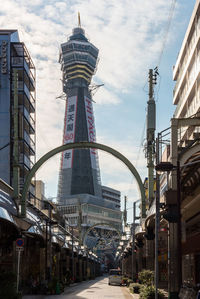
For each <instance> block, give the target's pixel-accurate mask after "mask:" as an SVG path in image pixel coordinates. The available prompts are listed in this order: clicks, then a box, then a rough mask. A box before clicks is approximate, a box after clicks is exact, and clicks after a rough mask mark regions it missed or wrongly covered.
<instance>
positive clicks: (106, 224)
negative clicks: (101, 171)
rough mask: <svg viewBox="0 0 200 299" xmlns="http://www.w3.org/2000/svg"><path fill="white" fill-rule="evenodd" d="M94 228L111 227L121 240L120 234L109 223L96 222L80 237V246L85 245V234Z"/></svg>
mask: <svg viewBox="0 0 200 299" xmlns="http://www.w3.org/2000/svg"><path fill="white" fill-rule="evenodd" d="M96 226H109V227H112V228H114V230H115V231H116V232H117V233H118V236H119V239H120V238H121V233H120V231H119V230H118V229H117V228H116V227H115V226H114V225H113V224H111V223H106V222H97V223H95V224H94V225H92V226H90V227H89V228H88V229H87V230H86V231H85V233H84V234H83V237H82V244H85V238H86V236H87V234H88V233H89V232H90V231H91V230H92V229H93V228H95V227H96Z"/></svg>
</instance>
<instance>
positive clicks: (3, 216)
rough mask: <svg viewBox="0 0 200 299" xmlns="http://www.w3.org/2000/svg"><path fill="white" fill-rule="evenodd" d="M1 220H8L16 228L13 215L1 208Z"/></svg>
mask: <svg viewBox="0 0 200 299" xmlns="http://www.w3.org/2000/svg"><path fill="white" fill-rule="evenodd" d="M0 218H1V219H4V220H7V221H9V222H11V223H13V224H14V225H15V226H16V223H15V221H14V219H13V217H12V215H11V214H10V213H9V212H8V211H7V210H6V209H5V208H3V207H0Z"/></svg>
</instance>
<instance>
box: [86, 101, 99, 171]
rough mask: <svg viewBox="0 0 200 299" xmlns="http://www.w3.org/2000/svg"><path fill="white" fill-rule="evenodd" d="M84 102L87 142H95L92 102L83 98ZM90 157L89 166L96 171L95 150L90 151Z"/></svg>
mask: <svg viewBox="0 0 200 299" xmlns="http://www.w3.org/2000/svg"><path fill="white" fill-rule="evenodd" d="M84 100H85V113H86V121H87V129H88V141H89V142H96V131H95V123H94V113H93V106H92V100H91V99H89V98H87V97H84ZM90 157H91V164H92V168H93V169H97V158H98V157H97V150H96V149H95V148H91V149H90Z"/></svg>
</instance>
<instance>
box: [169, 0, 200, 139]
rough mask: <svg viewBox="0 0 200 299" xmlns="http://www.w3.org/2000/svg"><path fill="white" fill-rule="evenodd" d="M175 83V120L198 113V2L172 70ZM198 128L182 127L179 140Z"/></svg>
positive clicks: (199, 87)
mask: <svg viewBox="0 0 200 299" xmlns="http://www.w3.org/2000/svg"><path fill="white" fill-rule="evenodd" d="M173 79H174V80H175V81H176V85H175V87H174V93H173V104H174V105H176V110H175V113H174V117H175V118H183V117H184V118H188V117H191V116H193V115H195V114H196V113H198V112H199V111H200V86H199V82H200V2H199V0H198V1H196V4H195V7H194V10H193V13H192V16H191V19H190V22H189V25H188V28H187V31H186V34H185V37H184V40H183V43H182V46H181V49H180V51H179V55H178V58H177V61H176V64H175V66H174V69H173ZM194 131H195V132H200V128H199V127H196V128H195V129H194V128H192V127H184V128H183V129H181V130H180V135H179V137H180V139H182V140H186V139H191V138H192V133H193V132H194Z"/></svg>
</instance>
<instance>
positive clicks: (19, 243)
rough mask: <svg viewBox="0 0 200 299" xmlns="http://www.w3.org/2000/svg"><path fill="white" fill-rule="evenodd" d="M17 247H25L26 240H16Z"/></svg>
mask: <svg viewBox="0 0 200 299" xmlns="http://www.w3.org/2000/svg"><path fill="white" fill-rule="evenodd" d="M16 246H18V247H23V246H24V239H22V238H19V239H17V240H16Z"/></svg>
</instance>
